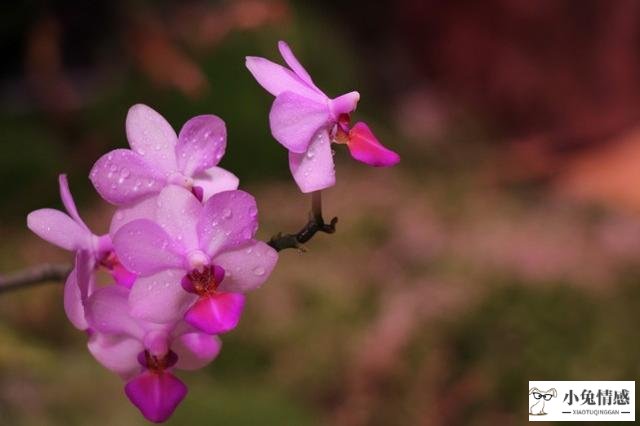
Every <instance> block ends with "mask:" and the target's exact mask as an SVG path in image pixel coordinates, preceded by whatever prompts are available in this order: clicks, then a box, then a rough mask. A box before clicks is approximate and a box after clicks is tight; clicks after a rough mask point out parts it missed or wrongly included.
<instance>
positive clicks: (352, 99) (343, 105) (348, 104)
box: [329, 92, 360, 117]
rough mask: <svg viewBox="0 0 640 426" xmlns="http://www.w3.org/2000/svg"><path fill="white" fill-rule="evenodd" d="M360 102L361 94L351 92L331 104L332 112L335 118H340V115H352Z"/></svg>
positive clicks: (333, 100)
mask: <svg viewBox="0 0 640 426" xmlns="http://www.w3.org/2000/svg"><path fill="white" fill-rule="evenodd" d="M359 100H360V93H358V92H349V93H346V94H344V95H341V96H338V97H337V98H335V99H332V100H331V102H329V104H330V106H331V112H332V113H333V115H334V116H335V117H339V116H340V114H350V113H352V112H353V111H354V110H355V109H356V107H357V106H358V101H359Z"/></svg>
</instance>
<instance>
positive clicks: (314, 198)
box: [267, 191, 338, 251]
mask: <svg viewBox="0 0 640 426" xmlns="http://www.w3.org/2000/svg"><path fill="white" fill-rule="evenodd" d="M336 223H338V218H337V217H334V218H333V219H331V221H330V222H329V223H325V221H324V218H323V217H322V194H321V192H320V191H316V192H313V193H312V194H311V212H309V221H308V222H307V224H306V225H305V226H304V227H303V228H302V229H301V230H300V231H298V232H297V233H295V234H283V233H282V232H280V233H278V234H277V235H274V236H273V237H271V239H270V240H269V241H268V242H267V244H269V245H270V246H271V247H273V248H274V249H275V250H276V251H281V250H284V249H288V248H295V249H298V250H300V251H306V249H305V247H304V243H306V242H307V241H309V240H310V239H311V238H313V236H314V235H315V234H316V233H318V232H324V233H325V234H333V233H334V232H336Z"/></svg>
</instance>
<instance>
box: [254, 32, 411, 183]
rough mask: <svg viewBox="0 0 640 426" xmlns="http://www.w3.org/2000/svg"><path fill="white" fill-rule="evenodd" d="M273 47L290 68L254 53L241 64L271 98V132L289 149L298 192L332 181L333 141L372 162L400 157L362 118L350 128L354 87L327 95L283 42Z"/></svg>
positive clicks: (393, 161)
mask: <svg viewBox="0 0 640 426" xmlns="http://www.w3.org/2000/svg"><path fill="white" fill-rule="evenodd" d="M278 48H279V50H280V54H281V55H282V57H283V58H284V61H285V62H286V63H287V65H288V66H289V69H287V68H285V67H283V66H281V65H278V64H276V63H274V62H271V61H269V60H267V59H265V58H260V57H254V56H248V57H247V58H246V66H247V68H248V69H249V71H250V72H251V74H253V76H254V78H255V79H256V80H257V81H258V83H259V84H260V85H261V86H262V87H263V88H264V89H265V90H267V91H268V92H269V93H271V94H272V95H273V96H275V97H276V99H275V101H274V102H273V105H272V107H271V112H270V113H269V123H270V125H271V133H272V134H273V137H274V138H275V139H276V140H277V141H278V142H280V143H281V144H282V145H283V146H284V147H285V148H287V149H288V150H289V168H290V169H291V173H292V174H293V178H294V179H295V181H296V183H297V184H298V186H299V187H300V190H301V191H302V192H305V193H306V192H313V191H318V190H321V189H324V188H328V187H331V186H333V185H334V184H335V170H334V164H333V155H332V151H331V142H332V141H333V142H335V143H339V144H346V145H347V147H348V148H349V151H350V153H351V156H352V157H353V158H355V159H356V160H358V161H361V162H363V163H366V164H369V165H372V166H376V167H387V166H393V165H395V164H397V163H398V162H399V161H400V156H399V155H398V154H396V153H395V152H393V151H391V150H389V149H388V148H385V147H384V146H383V145H382V144H381V143H380V142H379V141H378V139H377V138H376V137H375V136H374V134H373V133H372V132H371V130H370V129H369V127H368V126H367V125H366V124H365V123H362V122H359V123H356V124H355V125H354V126H353V127H350V114H351V113H352V112H353V111H354V110H355V109H356V105H357V104H358V101H359V100H360V94H359V93H358V92H349V93H346V94H344V95H341V96H338V97H337V98H334V99H331V98H329V97H328V96H327V95H326V94H325V93H324V92H322V90H320V89H319V88H318V87H317V86H316V85H315V84H314V82H313V80H312V79H311V76H310V75H309V73H308V72H307V71H306V70H305V69H304V67H303V66H302V65H301V64H300V62H299V61H298V59H297V58H296V57H295V56H294V54H293V52H292V51H291V49H290V48H289V46H288V45H287V44H286V43H285V42H284V41H280V42H279V43H278Z"/></svg>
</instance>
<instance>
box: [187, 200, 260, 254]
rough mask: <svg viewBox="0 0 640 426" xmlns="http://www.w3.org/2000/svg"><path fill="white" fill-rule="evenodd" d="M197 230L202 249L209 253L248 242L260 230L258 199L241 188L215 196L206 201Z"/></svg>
mask: <svg viewBox="0 0 640 426" xmlns="http://www.w3.org/2000/svg"><path fill="white" fill-rule="evenodd" d="M197 229H198V235H199V237H200V248H201V249H202V250H203V251H204V252H205V253H207V254H208V255H209V256H214V255H215V254H216V253H218V252H220V251H221V250H229V249H233V248H235V247H237V246H239V245H242V244H244V243H246V242H248V241H249V240H251V238H252V237H253V236H254V235H255V232H256V230H257V229H258V208H257V207H256V200H255V198H253V196H252V195H250V194H248V193H246V192H244V191H239V190H236V191H226V192H220V193H218V194H215V195H213V196H212V197H211V198H209V200H207V202H206V203H205V204H204V208H203V209H202V213H201V214H200V219H199V220H198V225H197Z"/></svg>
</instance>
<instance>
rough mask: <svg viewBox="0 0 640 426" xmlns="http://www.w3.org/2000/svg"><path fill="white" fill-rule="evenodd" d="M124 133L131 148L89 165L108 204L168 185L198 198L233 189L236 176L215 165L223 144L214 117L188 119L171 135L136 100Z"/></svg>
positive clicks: (134, 200) (222, 133) (139, 197)
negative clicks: (182, 189) (173, 185)
mask: <svg viewBox="0 0 640 426" xmlns="http://www.w3.org/2000/svg"><path fill="white" fill-rule="evenodd" d="M126 131H127V139H128V141H129V145H130V146H131V149H116V150H113V151H111V152H109V153H107V154H105V155H103V156H102V157H100V158H99V159H98V161H96V163H95V164H94V166H93V168H92V169H91V173H90V179H91V182H93V185H94V186H95V188H96V190H97V191H98V193H99V194H100V195H101V196H102V198H104V199H105V200H107V201H108V202H110V203H112V204H115V205H117V206H120V207H129V206H132V205H133V204H135V203H137V202H139V201H142V200H144V199H145V198H146V197H149V196H152V195H156V194H158V193H159V192H160V191H161V190H162V188H164V187H165V186H167V185H169V184H175V185H180V186H182V187H184V188H187V189H188V190H190V191H193V193H194V194H195V195H196V196H197V197H198V198H199V199H200V200H206V199H208V198H209V197H210V196H211V195H213V194H215V193H217V192H220V191H226V190H232V189H236V188H237V187H238V178H237V177H236V176H235V175H233V174H232V173H230V172H228V171H226V170H224V169H222V168H220V167H217V164H218V163H219V162H220V159H221V158H222V156H223V155H224V152H225V149H226V144H227V131H226V127H225V124H224V121H222V120H221V119H220V118H219V117H217V116H215V115H199V116H196V117H193V118H192V119H190V120H189V121H187V122H186V123H185V124H184V126H183V127H182V129H181V130H180V134H179V135H176V133H175V131H174V130H173V128H172V127H171V125H170V124H169V123H168V122H167V120H165V119H164V118H163V117H162V116H161V115H160V114H158V113H157V112H156V111H154V110H153V109H151V108H150V107H148V106H146V105H142V104H137V105H134V106H132V107H131V108H130V109H129V112H128V114H127V119H126Z"/></svg>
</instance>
